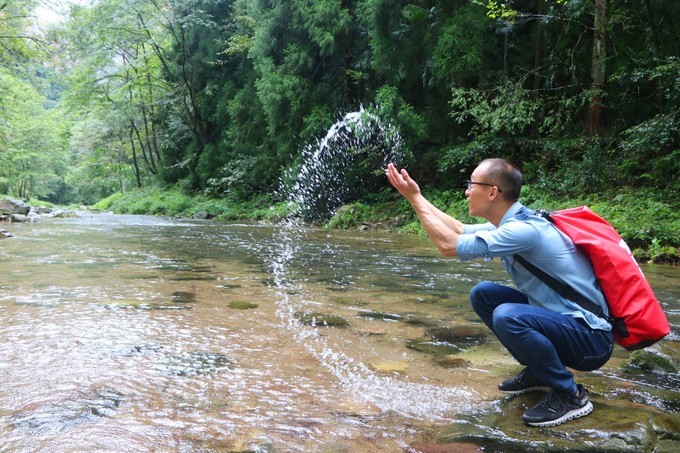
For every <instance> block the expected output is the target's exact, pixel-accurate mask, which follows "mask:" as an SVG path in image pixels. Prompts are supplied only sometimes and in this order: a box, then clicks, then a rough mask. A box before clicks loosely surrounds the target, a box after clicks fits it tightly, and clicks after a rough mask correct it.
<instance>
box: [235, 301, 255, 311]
mask: <svg viewBox="0 0 680 453" xmlns="http://www.w3.org/2000/svg"><path fill="white" fill-rule="evenodd" d="M257 307H258V305H257V304H251V303H250V302H246V301H243V300H235V301H232V302H229V308H233V309H235V310H250V309H253V308H257Z"/></svg>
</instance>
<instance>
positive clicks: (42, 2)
mask: <svg viewBox="0 0 680 453" xmlns="http://www.w3.org/2000/svg"><path fill="white" fill-rule="evenodd" d="M39 8H43V9H44V8H48V9H52V10H55V11H59V12H60V13H61V14H62V20H60V21H55V22H53V23H50V24H49V25H43V24H41V23H40V21H39V20H38V14H37V11H38V9H39ZM678 17H680V2H678V1H677V0H526V1H520V0H516V1H507V2H497V1H493V0H419V1H418V0H415V1H406V0H90V1H87V0H80V1H77V0H72V1H67V0H2V1H0V109H1V110H0V115H1V120H2V121H1V122H0V194H8V195H10V196H14V197H19V198H23V199H26V200H41V201H42V202H48V203H53V204H58V205H90V206H93V205H94V206H97V207H100V208H104V209H114V210H116V211H118V212H134V213H150V214H166V215H176V214H179V215H191V214H192V212H195V211H198V210H205V211H208V212H209V213H210V214H211V215H217V216H220V217H223V218H230V217H237V216H249V217H252V218H256V217H266V216H270V217H271V216H276V215H282V214H283V213H284V212H285V210H286V206H285V203H283V202H284V201H285V200H283V197H282V195H281V187H282V179H285V178H283V176H284V175H291V174H295V172H296V171H297V170H298V169H299V168H300V166H301V165H302V164H303V160H304V153H303V150H304V148H305V146H308V145H309V144H310V143H315V140H318V139H319V137H323V136H324V134H325V133H326V131H327V130H328V129H329V127H331V126H332V125H333V124H334V123H336V122H337V121H338V120H339V119H340V118H342V117H343V115H345V114H347V113H349V112H356V111H359V110H361V109H365V110H366V111H368V112H371V114H372V115H375V116H376V117H378V118H380V120H381V121H382V122H384V123H385V124H389V125H391V127H394V128H396V130H398V132H399V135H400V136H401V139H402V140H403V148H404V151H403V155H404V158H403V162H401V163H402V164H403V165H405V166H406V167H407V168H408V169H409V172H410V173H411V175H412V176H413V177H414V178H415V179H416V180H418V181H419V182H420V183H421V186H422V187H423V190H424V191H425V192H427V194H428V196H429V197H430V198H431V200H432V201H433V202H434V203H435V204H437V205H438V206H440V207H442V208H443V209H446V210H449V211H451V212H453V213H455V214H456V215H457V216H460V217H461V220H464V221H467V220H469V219H467V218H466V217H465V216H466V214H465V213H466V212H467V211H466V208H465V204H464V203H465V202H464V197H463V191H462V183H463V181H464V180H465V179H467V177H468V176H469V173H470V172H471V170H472V169H473V168H474V167H475V166H476V164H477V163H478V162H479V161H480V160H482V159H483V158H485V157H490V156H499V157H504V158H507V159H510V160H512V161H513V162H515V163H516V164H517V165H519V166H520V167H521V168H522V170H523V173H524V176H525V182H526V186H525V189H524V191H523V201H524V202H525V204H527V205H529V206H532V207H537V208H538V207H546V208H549V209H554V208H558V207H566V206H573V205H576V204H589V205H591V206H593V208H594V209H595V210H596V211H598V212H600V213H601V214H602V215H604V216H605V217H606V218H607V219H608V220H610V221H611V222H612V223H613V224H614V225H615V226H616V227H617V229H619V231H621V233H622V235H623V236H624V238H625V239H626V240H627V241H628V242H629V244H631V246H633V247H635V248H640V249H643V250H644V255H643V256H645V257H646V258H649V259H652V260H666V261H677V260H678V255H679V254H680V252H679V251H678V247H680V228H678V226H680V215H679V214H678V207H679V204H678V202H677V199H678V194H679V190H678V187H679V186H680V146H679V145H680V133H679V130H680V129H679V125H680V102H679V101H680V23H678V19H677V18H678ZM347 152H351V153H361V156H362V157H361V158H360V159H357V160H355V165H354V167H355V168H352V169H350V171H351V172H352V173H353V174H354V175H355V176H356V177H357V178H358V179H357V180H358V181H361V183H360V184H355V185H354V187H352V190H351V191H350V193H348V194H347V197H346V200H344V201H345V202H346V204H347V206H344V207H343V209H341V210H340V211H339V212H338V213H337V214H336V215H335V216H333V217H332V218H330V219H323V220H324V222H325V223H326V225H327V226H336V227H347V226H355V225H357V224H361V223H362V222H363V223H368V224H371V225H374V226H375V225H378V226H379V225H384V226H388V227H392V228H395V229H401V230H402V231H410V230H417V226H416V222H415V219H414V218H413V216H412V215H411V214H410V212H409V210H408V206H407V205H405V203H404V202H403V200H400V199H399V197H398V196H397V195H396V194H395V192H394V191H393V190H391V188H390V187H389V184H388V183H387V181H386V180H385V178H384V175H383V174H382V171H381V169H380V168H379V165H377V167H378V168H376V165H374V163H375V162H376V160H375V159H374V158H375V154H376V153H381V152H384V150H381V149H380V146H376V147H373V148H372V149H368V150H348V151H347ZM272 206H274V207H276V208H275V209H272ZM640 253H643V252H640Z"/></svg>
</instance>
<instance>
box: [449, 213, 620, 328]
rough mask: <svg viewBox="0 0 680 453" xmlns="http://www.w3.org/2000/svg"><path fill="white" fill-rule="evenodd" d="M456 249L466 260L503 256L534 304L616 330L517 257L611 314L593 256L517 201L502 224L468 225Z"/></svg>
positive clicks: (515, 279) (519, 285)
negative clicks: (585, 252)
mask: <svg viewBox="0 0 680 453" xmlns="http://www.w3.org/2000/svg"><path fill="white" fill-rule="evenodd" d="M456 254H457V256H458V259H459V260H461V261H468V260H471V259H474V258H495V257H499V258H500V259H501V261H502V263H503V267H504V268H505V270H506V271H507V272H508V274H510V277H511V278H512V281H513V282H514V283H515V286H516V287H517V289H519V290H520V291H522V292H523V293H524V294H526V295H527V297H528V298H529V303H530V304H531V305H536V306H539V307H544V308H547V309H549V310H552V311H555V312H558V313H562V314H565V315H569V316H572V317H574V318H581V319H585V321H586V322H587V323H588V325H589V326H590V327H592V328H593V329H601V330H611V325H610V324H609V323H608V322H607V321H605V320H604V319H602V318H599V317H597V316H595V315H594V314H592V313H591V312H589V311H588V310H585V309H584V308H581V307H580V306H579V305H578V304H577V303H575V302H572V301H570V300H568V299H566V298H564V297H562V296H560V295H559V294H557V292H555V291H554V290H553V289H552V288H550V287H549V286H548V285H546V284H545V283H543V281H541V280H540V279H539V278H538V277H536V276H535V275H534V274H532V273H531V272H530V271H528V270H527V269H525V268H524V267H523V266H522V265H521V264H520V263H519V262H516V261H515V259H514V257H513V255H522V256H523V257H524V258H525V259H526V260H527V261H529V262H530V263H531V264H533V265H534V266H536V267H538V268H539V269H541V270H542V271H543V272H545V273H547V274H549V275H551V276H553V277H554V278H556V279H558V280H560V281H562V282H564V283H566V284H568V285H569V286H571V287H572V288H574V289H575V290H576V291H578V292H579V293H581V294H583V295H584V296H585V297H587V298H588V299H589V300H591V301H593V302H594V303H596V304H597V305H598V306H601V307H603V310H604V313H607V314H608V313H609V310H608V308H607V304H606V302H605V299H604V296H603V295H602V291H601V289H600V284H599V282H598V281H597V279H596V278H595V274H594V272H593V267H592V265H591V264H590V260H589V259H588V257H587V256H586V255H585V254H584V253H583V252H582V251H581V250H579V249H578V248H577V247H576V246H575V245H574V242H573V241H572V240H571V239H570V238H569V237H567V235H565V234H564V233H562V232H561V231H559V230H558V229H557V228H556V227H555V226H554V225H553V224H552V223H550V222H549V221H547V220H546V219H544V218H542V217H540V216H537V215H534V212H533V211H531V210H529V209H527V208H526V207H524V206H523V205H522V204H521V203H519V202H517V203H515V204H514V205H513V206H512V207H510V209H508V212H506V213H505V215H504V216H503V219H502V220H501V222H500V224H499V225H498V228H496V227H494V226H493V225H492V224H491V223H486V224H481V225H465V230H464V234H462V235H460V236H459V237H458V242H457V243H456Z"/></svg>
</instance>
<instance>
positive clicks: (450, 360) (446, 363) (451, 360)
mask: <svg viewBox="0 0 680 453" xmlns="http://www.w3.org/2000/svg"><path fill="white" fill-rule="evenodd" d="M434 363H436V364H437V365H439V366H441V367H444V368H469V367H471V366H472V362H470V361H469V360H465V359H463V358H461V357H458V356H455V355H453V354H450V355H445V356H444V357H440V358H437V359H435V361H434Z"/></svg>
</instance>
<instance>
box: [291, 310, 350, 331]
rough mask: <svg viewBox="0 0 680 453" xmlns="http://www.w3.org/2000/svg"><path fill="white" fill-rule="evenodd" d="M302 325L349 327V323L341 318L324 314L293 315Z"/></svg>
mask: <svg viewBox="0 0 680 453" xmlns="http://www.w3.org/2000/svg"><path fill="white" fill-rule="evenodd" d="M295 318H297V319H298V320H299V321H300V322H301V323H302V324H305V325H308V326H314V327H340V328H346V327H349V322H347V320H346V319H345V318H343V317H342V316H338V315H331V314H326V313H301V312H297V313H295Z"/></svg>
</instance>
